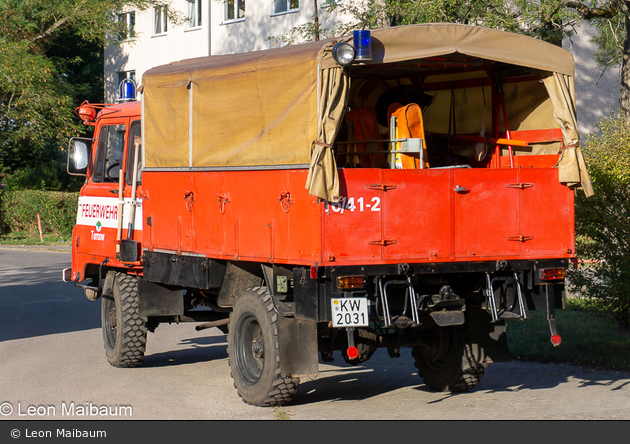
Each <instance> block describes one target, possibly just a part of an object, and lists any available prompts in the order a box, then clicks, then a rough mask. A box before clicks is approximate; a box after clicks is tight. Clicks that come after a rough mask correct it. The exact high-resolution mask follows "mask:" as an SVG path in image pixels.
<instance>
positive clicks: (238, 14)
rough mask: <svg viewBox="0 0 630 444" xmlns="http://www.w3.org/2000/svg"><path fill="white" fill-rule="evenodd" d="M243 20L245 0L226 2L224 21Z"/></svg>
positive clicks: (228, 0)
mask: <svg viewBox="0 0 630 444" xmlns="http://www.w3.org/2000/svg"><path fill="white" fill-rule="evenodd" d="M242 18H245V0H226V2H225V21H226V22H227V21H230V20H239V19H242Z"/></svg>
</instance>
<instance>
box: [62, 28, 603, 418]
mask: <svg viewBox="0 0 630 444" xmlns="http://www.w3.org/2000/svg"><path fill="white" fill-rule="evenodd" d="M279 79H282V80H281V81H278V80H279ZM122 86H125V85H122ZM131 96H132V97H134V96H135V94H134V93H132V94H131ZM139 96H140V97H141V100H140V101H135V100H128V101H121V102H120V103H118V104H114V105H92V104H89V103H87V102H86V103H84V104H83V105H82V106H81V107H79V108H78V109H77V114H78V115H79V116H80V117H81V119H83V121H84V123H85V124H87V125H92V126H93V127H94V138H93V139H73V140H72V141H71V145H70V154H69V159H68V169H69V172H70V173H71V174H80V175H84V176H85V177H86V181H85V184H84V186H83V188H82V190H81V195H80V198H79V208H78V214H77V224H76V226H75V228H74V232H73V238H72V248H73V250H72V268H70V269H67V270H64V280H65V281H71V282H73V283H74V284H75V285H77V286H79V287H82V288H84V290H85V294H86V296H87V297H88V298H89V299H92V300H96V299H98V298H100V299H101V301H102V327H103V339H104V344H105V351H106V354H107V359H108V360H109V362H110V363H111V365H113V366H115V367H135V366H139V365H141V364H142V360H143V356H144V353H145V346H146V341H147V335H148V332H151V331H153V330H154V329H155V328H156V327H157V326H158V324H160V323H165V322H168V323H171V322H184V321H194V322H199V323H200V324H199V325H198V326H197V329H203V328H210V327H216V328H219V329H221V330H222V331H223V332H225V333H227V338H228V354H229V365H230V369H231V375H232V377H233V380H234V385H235V387H236V389H237V391H238V394H239V395H240V396H241V398H242V399H243V400H244V401H245V402H247V403H249V404H253V405H259V406H264V405H279V404H284V403H287V402H289V401H290V400H291V399H292V397H293V395H294V394H295V392H296V389H297V386H298V384H299V381H300V378H304V377H309V378H312V377H313V376H315V375H316V374H317V373H318V365H319V359H320V358H321V360H322V361H323V362H330V361H332V360H333V355H334V354H335V352H339V353H340V354H341V356H342V357H343V359H344V360H345V361H346V362H348V363H350V364H359V363H363V362H365V361H367V360H368V359H369V358H370V357H371V356H372V354H373V353H374V352H375V350H376V349H377V348H386V349H387V351H388V353H389V355H390V356H391V357H393V358H395V357H398V356H400V353H401V352H402V350H403V349H404V348H405V349H410V350H411V353H412V355H413V357H414V358H415V365H416V367H417V369H418V374H419V375H420V377H421V378H422V380H423V381H424V383H425V384H426V385H427V386H429V387H430V388H432V389H434V390H450V391H465V390H468V389H471V388H472V387H474V386H475V385H476V384H477V383H478V382H479V380H480V378H481V377H482V376H483V374H484V369H485V368H486V367H487V365H488V364H489V363H491V362H497V361H500V360H504V359H506V358H507V355H506V347H505V326H506V320H508V319H517V318H520V319H525V318H527V315H528V313H529V312H530V310H538V309H543V310H546V311H547V318H548V319H549V326H550V335H551V341H552V343H553V344H554V345H558V344H559V342H560V336H559V335H558V334H557V333H556V331H555V324H554V320H555V315H554V313H555V311H554V310H555V309H556V308H561V307H563V302H564V277H565V271H566V269H567V268H568V266H569V264H570V262H571V261H572V260H573V259H574V257H575V246H574V194H575V192H576V190H577V189H582V190H584V192H585V193H586V194H587V195H590V194H592V187H591V185H590V181H589V177H588V172H587V170H586V167H585V163H584V159H583V156H582V153H581V150H580V148H579V145H578V142H579V140H578V132H577V122H576V113H575V92H574V62H573V58H572V56H571V54H570V53H568V52H567V51H565V50H563V49H561V48H558V47H556V46H553V45H550V44H547V43H544V42H542V41H539V40H535V39H531V38H528V37H525V36H522V35H517V34H511V33H505V32H501V31H496V30H491V29H484V28H478V27H473V26H466V25H454V24H422V25H412V26H403V27H396V28H388V29H379V30H374V31H372V32H371V34H370V33H369V32H366V31H356V32H355V36H354V38H353V37H343V38H339V39H334V40H324V41H318V42H313V43H308V44H303V45H295V46H289V47H285V48H278V49H271V50H265V51H258V52H252V53H246V54H234V55H218V56H210V57H204V58H198V59H191V60H184V61H181V62H177V63H172V64H169V65H165V66H160V67H156V68H153V69H151V70H149V71H148V72H147V73H145V75H144V76H143V79H142V88H141V93H140V94H139Z"/></svg>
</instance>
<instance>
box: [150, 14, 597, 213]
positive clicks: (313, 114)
mask: <svg viewBox="0 0 630 444" xmlns="http://www.w3.org/2000/svg"><path fill="white" fill-rule="evenodd" d="M350 39H351V38H349V37H347V38H346V37H344V38H340V39H338V40H324V41H319V42H313V43H308V44H304V45H295V46H289V47H285V48H277V49H271V50H265V51H257V52H252V53H244V54H234V55H220V56H209V57H204V58H198V59H190V60H186V61H182V62H177V63H171V64H169V65H165V66H160V67H157V68H154V69H151V70H149V71H148V72H146V73H145V74H144V76H143V85H142V100H143V125H144V131H143V136H144V146H145V159H144V167H145V168H146V169H172V168H177V169H180V168H184V169H205V168H226V167H272V168H273V167H287V166H292V167H306V166H308V168H309V175H308V179H307V183H306V187H307V188H308V189H309V192H310V194H311V195H314V196H318V197H319V198H321V199H323V200H326V201H337V200H338V198H339V183H338V175H337V169H336V165H335V159H334V156H333V154H332V144H333V142H334V140H335V137H336V135H337V133H338V131H339V128H340V125H341V122H342V119H343V114H344V111H345V108H346V106H347V103H348V95H349V90H350V79H349V78H348V73H347V70H345V69H343V68H341V67H340V66H339V65H337V64H336V63H335V62H334V60H333V58H332V55H331V49H332V46H333V45H334V44H335V43H336V42H337V41H341V40H345V41H350ZM372 39H373V42H372V51H373V59H372V61H371V62H367V63H368V64H381V63H390V62H398V61H405V60H414V59H422V58H426V57H435V56H440V55H448V54H453V53H459V54H463V55H469V56H473V57H479V58H482V59H487V60H491V61H498V62H504V63H510V64H514V65H520V66H526V67H530V68H535V69H539V70H541V71H544V72H548V73H549V76H548V77H546V78H545V79H544V85H545V87H546V89H547V91H548V93H549V96H550V99H551V101H552V103H553V107H554V117H555V119H556V120H557V122H558V124H559V126H560V128H561V129H562V132H563V144H564V146H565V149H564V150H563V151H562V155H561V159H560V161H559V164H558V168H559V172H560V181H561V182H563V183H567V184H568V185H570V186H577V187H581V188H583V189H584V191H585V192H586V194H587V195H590V194H592V188H591V185H590V180H589V178H588V173H587V171H586V166H585V163H584V158H583V155H582V153H581V151H580V149H579V136H578V128H577V121H576V112H575V86H574V61H573V57H572V56H571V54H570V53H569V52H567V51H565V50H563V49H562V48H559V47H556V46H554V45H550V44H547V43H545V42H542V41H540V40H535V39H532V38H529V37H525V36H522V35H518V34H513V33H506V32H501V31H496V30H491V29H486V28H479V27H473V26H467V25H457V24H421V25H410V26H401V27H395V28H387V29H380V30H373V31H372ZM550 126H551V125H550Z"/></svg>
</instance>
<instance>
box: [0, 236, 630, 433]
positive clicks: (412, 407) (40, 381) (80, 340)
mask: <svg viewBox="0 0 630 444" xmlns="http://www.w3.org/2000/svg"><path fill="white" fill-rule="evenodd" d="M69 263H70V254H69V252H67V251H61V252H58V251H57V252H55V251H49V250H42V249H32V250H26V249H9V248H0V314H1V317H0V381H1V386H0V419H8V420H20V419H37V420H44V419H52V420H77V419H99V420H103V419H117V420H120V419H131V420H223V421H226V420H227V421H230V420H259V421H266V420H276V419H289V420H364V421H366V420H583V419H596V420H616V419H619V420H628V419H630V374H627V373H619V372H612V371H586V370H584V369H582V368H580V367H575V366H569V365H543V364H536V363H523V362H518V361H514V362H510V363H497V364H492V365H490V367H489V368H488V370H487V371H486V376H485V377H484V378H483V379H482V382H481V383H480V384H479V385H478V386H477V387H476V388H475V389H474V390H473V391H471V392H469V393H464V394H457V395H454V394H450V393H434V392H431V391H430V390H428V389H427V388H426V386H424V384H423V383H422V380H421V379H420V378H419V377H418V375H417V373H416V371H415V367H414V365H413V360H412V358H411V356H410V353H404V354H403V356H402V357H401V358H398V359H391V358H389V357H388V355H387V353H386V351H385V350H380V349H379V350H378V351H377V352H376V354H375V355H374V357H373V358H372V359H371V360H370V361H368V362H366V363H364V364H362V365H359V366H348V365H346V364H345V363H344V362H343V359H342V358H341V356H340V355H339V356H336V360H335V362H333V363H331V364H320V374H319V376H318V378H316V379H314V380H312V381H303V382H302V383H301V384H300V386H299V389H298V393H297V395H296V396H295V398H294V401H293V403H292V404H291V405H288V406H285V407H282V408H258V407H252V406H249V405H246V404H244V403H243V402H242V401H241V400H240V398H239V397H238V395H237V394H236V391H235V390H234V388H233V385H232V380H231V378H230V373H229V368H228V364H227V353H226V347H227V342H226V336H225V335H224V334H223V333H221V332H220V331H219V330H217V329H210V330H205V331H201V332H197V331H195V329H194V324H186V323H184V324H180V325H167V324H166V325H160V326H159V327H158V328H157V330H156V332H155V333H149V337H148V344H147V351H146V354H145V361H144V364H143V366H142V367H140V368H135V369H116V368H113V367H111V366H110V365H109V364H108V363H107V360H106V358H105V352H104V349H103V344H102V334H101V328H100V301H99V302H91V301H88V300H87V299H86V298H85V297H84V296H83V293H82V292H81V291H80V290H79V289H77V288H75V287H74V286H73V285H72V284H68V283H64V282H62V280H61V270H62V269H63V268H65V267H67V266H69ZM95 408H96V409H97V410H98V412H99V413H98V415H93V413H94V412H95V410H94V409H95ZM103 408H105V409H106V410H107V414H106V415H103V414H102V411H103V410H102V409H103Z"/></svg>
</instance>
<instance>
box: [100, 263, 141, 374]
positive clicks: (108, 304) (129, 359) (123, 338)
mask: <svg viewBox="0 0 630 444" xmlns="http://www.w3.org/2000/svg"><path fill="white" fill-rule="evenodd" d="M146 322H147V319H146V318H143V317H140V316H138V282H137V278H136V277H134V276H130V275H128V274H125V273H116V275H115V277H114V285H113V291H112V294H111V295H103V296H102V303H101V326H102V330H103V343H104V345H105V354H106V355H107V360H108V361H109V363H110V364H111V365H112V366H114V367H138V366H140V365H141V364H142V360H143V359H144V352H145V350H146V344H147V325H146Z"/></svg>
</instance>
